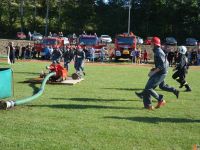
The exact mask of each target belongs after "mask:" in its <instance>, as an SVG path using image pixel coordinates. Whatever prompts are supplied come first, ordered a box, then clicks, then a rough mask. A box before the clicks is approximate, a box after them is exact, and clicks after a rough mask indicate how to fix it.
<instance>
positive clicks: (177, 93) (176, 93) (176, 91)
mask: <svg viewBox="0 0 200 150" xmlns="http://www.w3.org/2000/svg"><path fill="white" fill-rule="evenodd" d="M173 93H174V95H176V98H177V99H178V97H179V91H178V90H175V91H174V92H173Z"/></svg>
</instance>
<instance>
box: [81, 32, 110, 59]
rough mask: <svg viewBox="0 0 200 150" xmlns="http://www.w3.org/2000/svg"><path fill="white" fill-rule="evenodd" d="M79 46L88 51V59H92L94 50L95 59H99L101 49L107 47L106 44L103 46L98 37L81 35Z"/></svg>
mask: <svg viewBox="0 0 200 150" xmlns="http://www.w3.org/2000/svg"><path fill="white" fill-rule="evenodd" d="M78 44H80V45H81V46H82V47H83V48H84V49H86V50H87V51H88V54H86V57H87V56H88V57H90V56H89V55H90V49H91V48H93V49H94V56H93V57H94V59H99V58H100V55H101V48H102V47H106V45H105V44H101V43H100V42H99V39H98V37H97V36H96V35H80V36H79V38H78Z"/></svg>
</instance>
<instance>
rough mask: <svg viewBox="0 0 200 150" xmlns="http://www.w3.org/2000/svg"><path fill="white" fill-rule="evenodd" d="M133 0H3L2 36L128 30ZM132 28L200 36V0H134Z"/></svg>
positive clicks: (139, 32)
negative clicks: (28, 33) (20, 32)
mask: <svg viewBox="0 0 200 150" xmlns="http://www.w3.org/2000/svg"><path fill="white" fill-rule="evenodd" d="M127 2H129V0H108V1H106V2H105V0H1V3H0V36H1V37H13V36H14V35H15V34H16V32H18V31H23V32H25V33H27V32H28V31H32V32H33V31H37V32H40V33H42V34H43V35H44V34H47V32H49V31H51V32H59V31H62V32H63V33H64V34H68V33H76V34H80V33H82V31H86V32H87V33H97V34H110V35H111V36H114V35H115V34H116V33H122V32H127V30H128V29H127V28H128V6H127ZM130 2H131V12H130V30H131V31H132V32H133V33H135V34H136V35H138V36H141V37H144V38H145V37H147V36H154V35H157V36H159V37H161V38H164V37H166V36H174V37H176V38H177V39H180V40H184V39H185V38H186V37H195V38H197V39H199V40H200V0H131V1H130Z"/></svg>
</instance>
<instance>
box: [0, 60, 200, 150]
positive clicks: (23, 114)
mask: <svg viewBox="0 0 200 150" xmlns="http://www.w3.org/2000/svg"><path fill="white" fill-rule="evenodd" d="M46 65H48V63H47V62H40V63H36V62H18V63H16V64H14V65H13V66H12V68H13V70H14V83H15V86H14V89H15V96H14V99H19V98H24V97H27V96H31V95H33V93H35V92H36V91H37V90H38V88H39V87H40V84H28V83H23V81H25V80H27V79H28V78H34V77H38V75H39V73H40V72H41V70H42V69H44V68H45V66H46ZM0 66H1V67H6V66H7V65H6V64H5V63H3V62H2V63H0ZM71 68H72V66H71ZM85 68H86V73H87V74H86V76H85V80H84V81H82V82H81V83H79V84H77V85H75V86H66V85H47V86H46V88H45V92H44V94H43V95H42V96H41V97H40V98H38V99H37V100H35V101H33V102H32V103H28V104H27V105H23V106H18V107H16V108H14V109H12V110H9V111H8V110H7V111H5V110H1V111H0V116H1V117H0V149H1V150H43V149H45V150H57V149H60V150H140V149H141V150H144V149H145V150H151V149H157V150H171V149H172V150H182V149H183V150H190V149H192V147H193V145H194V144H200V99H199V98H200V90H199V89H200V88H199V86H200V68H198V67H191V69H190V71H189V75H188V77H187V80H188V82H189V83H190V85H191V86H192V89H193V91H192V92H191V93H186V92H184V89H181V93H180V98H179V100H177V99H176V98H175V96H174V95H173V94H171V93H167V92H164V91H161V90H159V89H157V91H158V92H159V93H162V94H164V95H165V100H166V101H167V105H166V106H165V107H162V108H160V109H158V110H155V111H148V110H145V109H143V104H142V102H141V100H139V99H138V98H137V97H136V96H135V95H134V92H135V91H140V90H142V89H143V87H144V85H145V83H146V81H147V72H148V71H149V69H150V66H134V65H131V64H129V65H120V64H118V65H103V66H102V65H92V64H86V67H85ZM72 72H73V71H71V73H72ZM171 75H172V69H170V71H169V74H168V77H167V79H166V82H167V83H168V84H170V85H172V86H175V87H177V88H178V86H179V85H178V84H177V83H176V82H175V81H173V80H172V78H171ZM153 104H154V105H156V101H154V102H153Z"/></svg>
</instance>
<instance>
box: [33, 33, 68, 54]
mask: <svg viewBox="0 0 200 150" xmlns="http://www.w3.org/2000/svg"><path fill="white" fill-rule="evenodd" d="M66 44H69V43H68V42H66V41H65V38H60V37H46V38H43V39H42V40H39V41H35V43H34V47H35V50H36V51H37V52H41V53H40V55H41V57H43V58H50V55H51V54H50V52H49V49H47V47H52V48H53V49H54V48H60V49H63V48H64V46H65V45H66Z"/></svg>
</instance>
